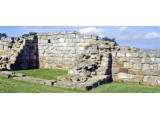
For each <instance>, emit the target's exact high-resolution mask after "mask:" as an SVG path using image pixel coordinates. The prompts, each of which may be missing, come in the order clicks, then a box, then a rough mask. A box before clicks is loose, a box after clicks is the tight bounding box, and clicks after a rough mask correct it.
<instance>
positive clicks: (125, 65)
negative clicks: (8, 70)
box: [124, 62, 133, 68]
mask: <svg viewBox="0 0 160 120" xmlns="http://www.w3.org/2000/svg"><path fill="white" fill-rule="evenodd" d="M132 67H133V64H132V63H130V62H124V68H132Z"/></svg>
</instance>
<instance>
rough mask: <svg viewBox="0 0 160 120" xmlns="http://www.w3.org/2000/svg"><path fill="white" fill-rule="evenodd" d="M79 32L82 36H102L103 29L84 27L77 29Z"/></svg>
mask: <svg viewBox="0 0 160 120" xmlns="http://www.w3.org/2000/svg"><path fill="white" fill-rule="evenodd" d="M79 32H80V33H82V34H96V35H101V36H103V32H104V29H101V28H96V27H86V28H81V29H79Z"/></svg>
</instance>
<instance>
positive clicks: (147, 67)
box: [142, 64, 150, 70]
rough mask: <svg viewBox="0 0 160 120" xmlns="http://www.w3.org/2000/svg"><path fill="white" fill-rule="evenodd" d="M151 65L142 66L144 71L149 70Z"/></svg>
mask: <svg viewBox="0 0 160 120" xmlns="http://www.w3.org/2000/svg"><path fill="white" fill-rule="evenodd" d="M149 69H150V65H149V64H142V70H149Z"/></svg>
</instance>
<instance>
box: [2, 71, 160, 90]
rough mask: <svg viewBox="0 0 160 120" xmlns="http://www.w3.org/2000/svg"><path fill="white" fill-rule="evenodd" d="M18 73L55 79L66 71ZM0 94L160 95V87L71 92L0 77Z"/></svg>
mask: <svg viewBox="0 0 160 120" xmlns="http://www.w3.org/2000/svg"><path fill="white" fill-rule="evenodd" d="M16 72H18V73H24V74H26V75H30V76H33V77H37V78H43V79H49V80H50V79H56V78H57V76H64V75H66V74H67V71H66V70H62V69H33V70H20V71H16ZM0 92H1V93H79V92H80V93H160V87H153V86H147V85H139V84H136V83H120V82H119V83H118V82H112V83H108V84H104V85H101V86H99V87H97V88H95V89H93V90H91V91H83V90H75V89H74V90H73V89H67V88H60V87H53V86H47V85H41V84H38V83H31V82H27V81H20V80H13V79H8V78H6V77H0Z"/></svg>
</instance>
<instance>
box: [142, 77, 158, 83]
mask: <svg viewBox="0 0 160 120" xmlns="http://www.w3.org/2000/svg"><path fill="white" fill-rule="evenodd" d="M159 81H160V77H158V76H144V79H143V82H144V83H147V84H150V85H158V84H159V83H160V82H159Z"/></svg>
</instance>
